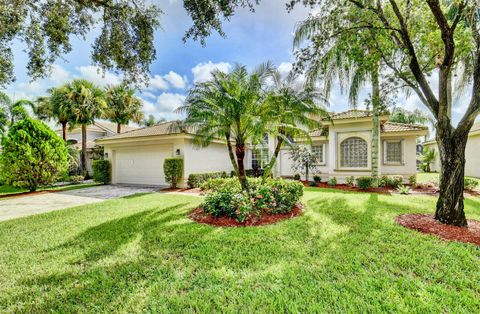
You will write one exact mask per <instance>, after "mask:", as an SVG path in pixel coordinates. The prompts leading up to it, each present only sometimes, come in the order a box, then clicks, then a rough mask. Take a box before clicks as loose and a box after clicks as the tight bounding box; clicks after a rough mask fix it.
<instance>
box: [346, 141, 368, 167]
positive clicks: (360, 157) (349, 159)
mask: <svg viewBox="0 0 480 314" xmlns="http://www.w3.org/2000/svg"><path fill="white" fill-rule="evenodd" d="M340 166H341V167H347V168H367V167H368V144H367V141H365V140H364V139H362V138H360V137H350V138H347V139H346V140H344V141H343V142H342V143H341V144H340Z"/></svg>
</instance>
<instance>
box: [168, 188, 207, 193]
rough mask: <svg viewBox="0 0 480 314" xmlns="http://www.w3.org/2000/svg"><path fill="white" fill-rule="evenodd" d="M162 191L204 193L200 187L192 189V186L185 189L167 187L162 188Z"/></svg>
mask: <svg viewBox="0 0 480 314" xmlns="http://www.w3.org/2000/svg"><path fill="white" fill-rule="evenodd" d="M162 192H181V193H193V194H198V193H202V192H203V191H202V190H201V189H200V188H194V189H191V188H185V189H181V188H176V189H172V188H166V189H162Z"/></svg>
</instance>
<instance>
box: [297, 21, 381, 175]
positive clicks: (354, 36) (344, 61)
mask: <svg viewBox="0 0 480 314" xmlns="http://www.w3.org/2000/svg"><path fill="white" fill-rule="evenodd" d="M354 18H355V17H354V16H352V19H354ZM325 23H327V24H328V23H331V21H327V20H324V19H322V18H321V17H320V16H310V17H309V18H308V19H306V20H305V21H303V22H301V23H299V24H298V26H297V29H296V31H295V39H294V46H295V47H297V48H299V47H300V45H302V44H303V43H304V42H305V41H306V40H310V41H311V42H313V47H314V53H313V57H312V58H311V60H310V61H309V62H310V66H309V67H308V69H307V72H308V73H307V74H308V75H307V76H308V82H309V85H310V86H313V85H314V82H315V81H316V80H317V79H318V78H320V77H321V78H322V79H323V82H324V88H325V91H324V93H325V95H326V97H328V96H329V94H330V90H331V87H332V85H333V83H334V81H335V80H337V79H338V80H339V81H340V86H341V88H342V90H343V89H348V93H349V101H350V104H351V105H352V107H354V108H356V107H357V104H358V97H359V94H360V90H361V87H362V86H363V85H364V84H365V83H367V82H371V84H372V93H371V103H372V109H373V118H372V121H373V126H372V176H373V177H377V176H378V155H379V145H378V143H379V136H380V134H379V130H380V115H381V113H382V106H381V96H380V60H381V57H380V55H379V54H378V53H375V49H376V46H375V34H374V33H373V30H366V31H359V30H352V32H343V33H339V34H337V35H336V36H329V34H326V33H325V32H324V30H325V27H324V25H325ZM319 43H322V44H319Z"/></svg>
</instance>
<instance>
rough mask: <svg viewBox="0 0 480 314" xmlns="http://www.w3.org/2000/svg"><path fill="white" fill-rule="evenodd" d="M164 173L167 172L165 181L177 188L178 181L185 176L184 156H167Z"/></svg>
mask: <svg viewBox="0 0 480 314" xmlns="http://www.w3.org/2000/svg"><path fill="white" fill-rule="evenodd" d="M163 173H164V174H165V181H167V182H168V183H170V187H171V188H173V189H175V188H177V184H178V181H180V179H181V178H182V176H183V158H178V157H174V158H165V161H164V162H163Z"/></svg>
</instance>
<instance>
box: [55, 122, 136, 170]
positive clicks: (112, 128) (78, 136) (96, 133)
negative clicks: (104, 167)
mask: <svg viewBox="0 0 480 314" xmlns="http://www.w3.org/2000/svg"><path fill="white" fill-rule="evenodd" d="M135 129H137V127H133V126H128V125H122V127H121V131H122V132H127V131H131V130H135ZM55 133H57V134H58V135H59V136H60V137H61V136H62V129H59V130H55ZM115 134H117V125H116V124H115V123H110V122H105V121H95V123H94V124H92V125H88V126H87V171H88V173H89V174H91V173H92V166H91V164H92V160H93V159H95V158H97V157H96V156H94V153H95V146H96V144H95V140H96V139H99V138H102V137H106V136H111V135H115ZM67 141H68V142H70V143H72V144H73V145H74V146H75V147H77V148H78V149H82V127H81V126H80V125H79V126H76V127H75V128H73V129H71V130H67Z"/></svg>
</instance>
